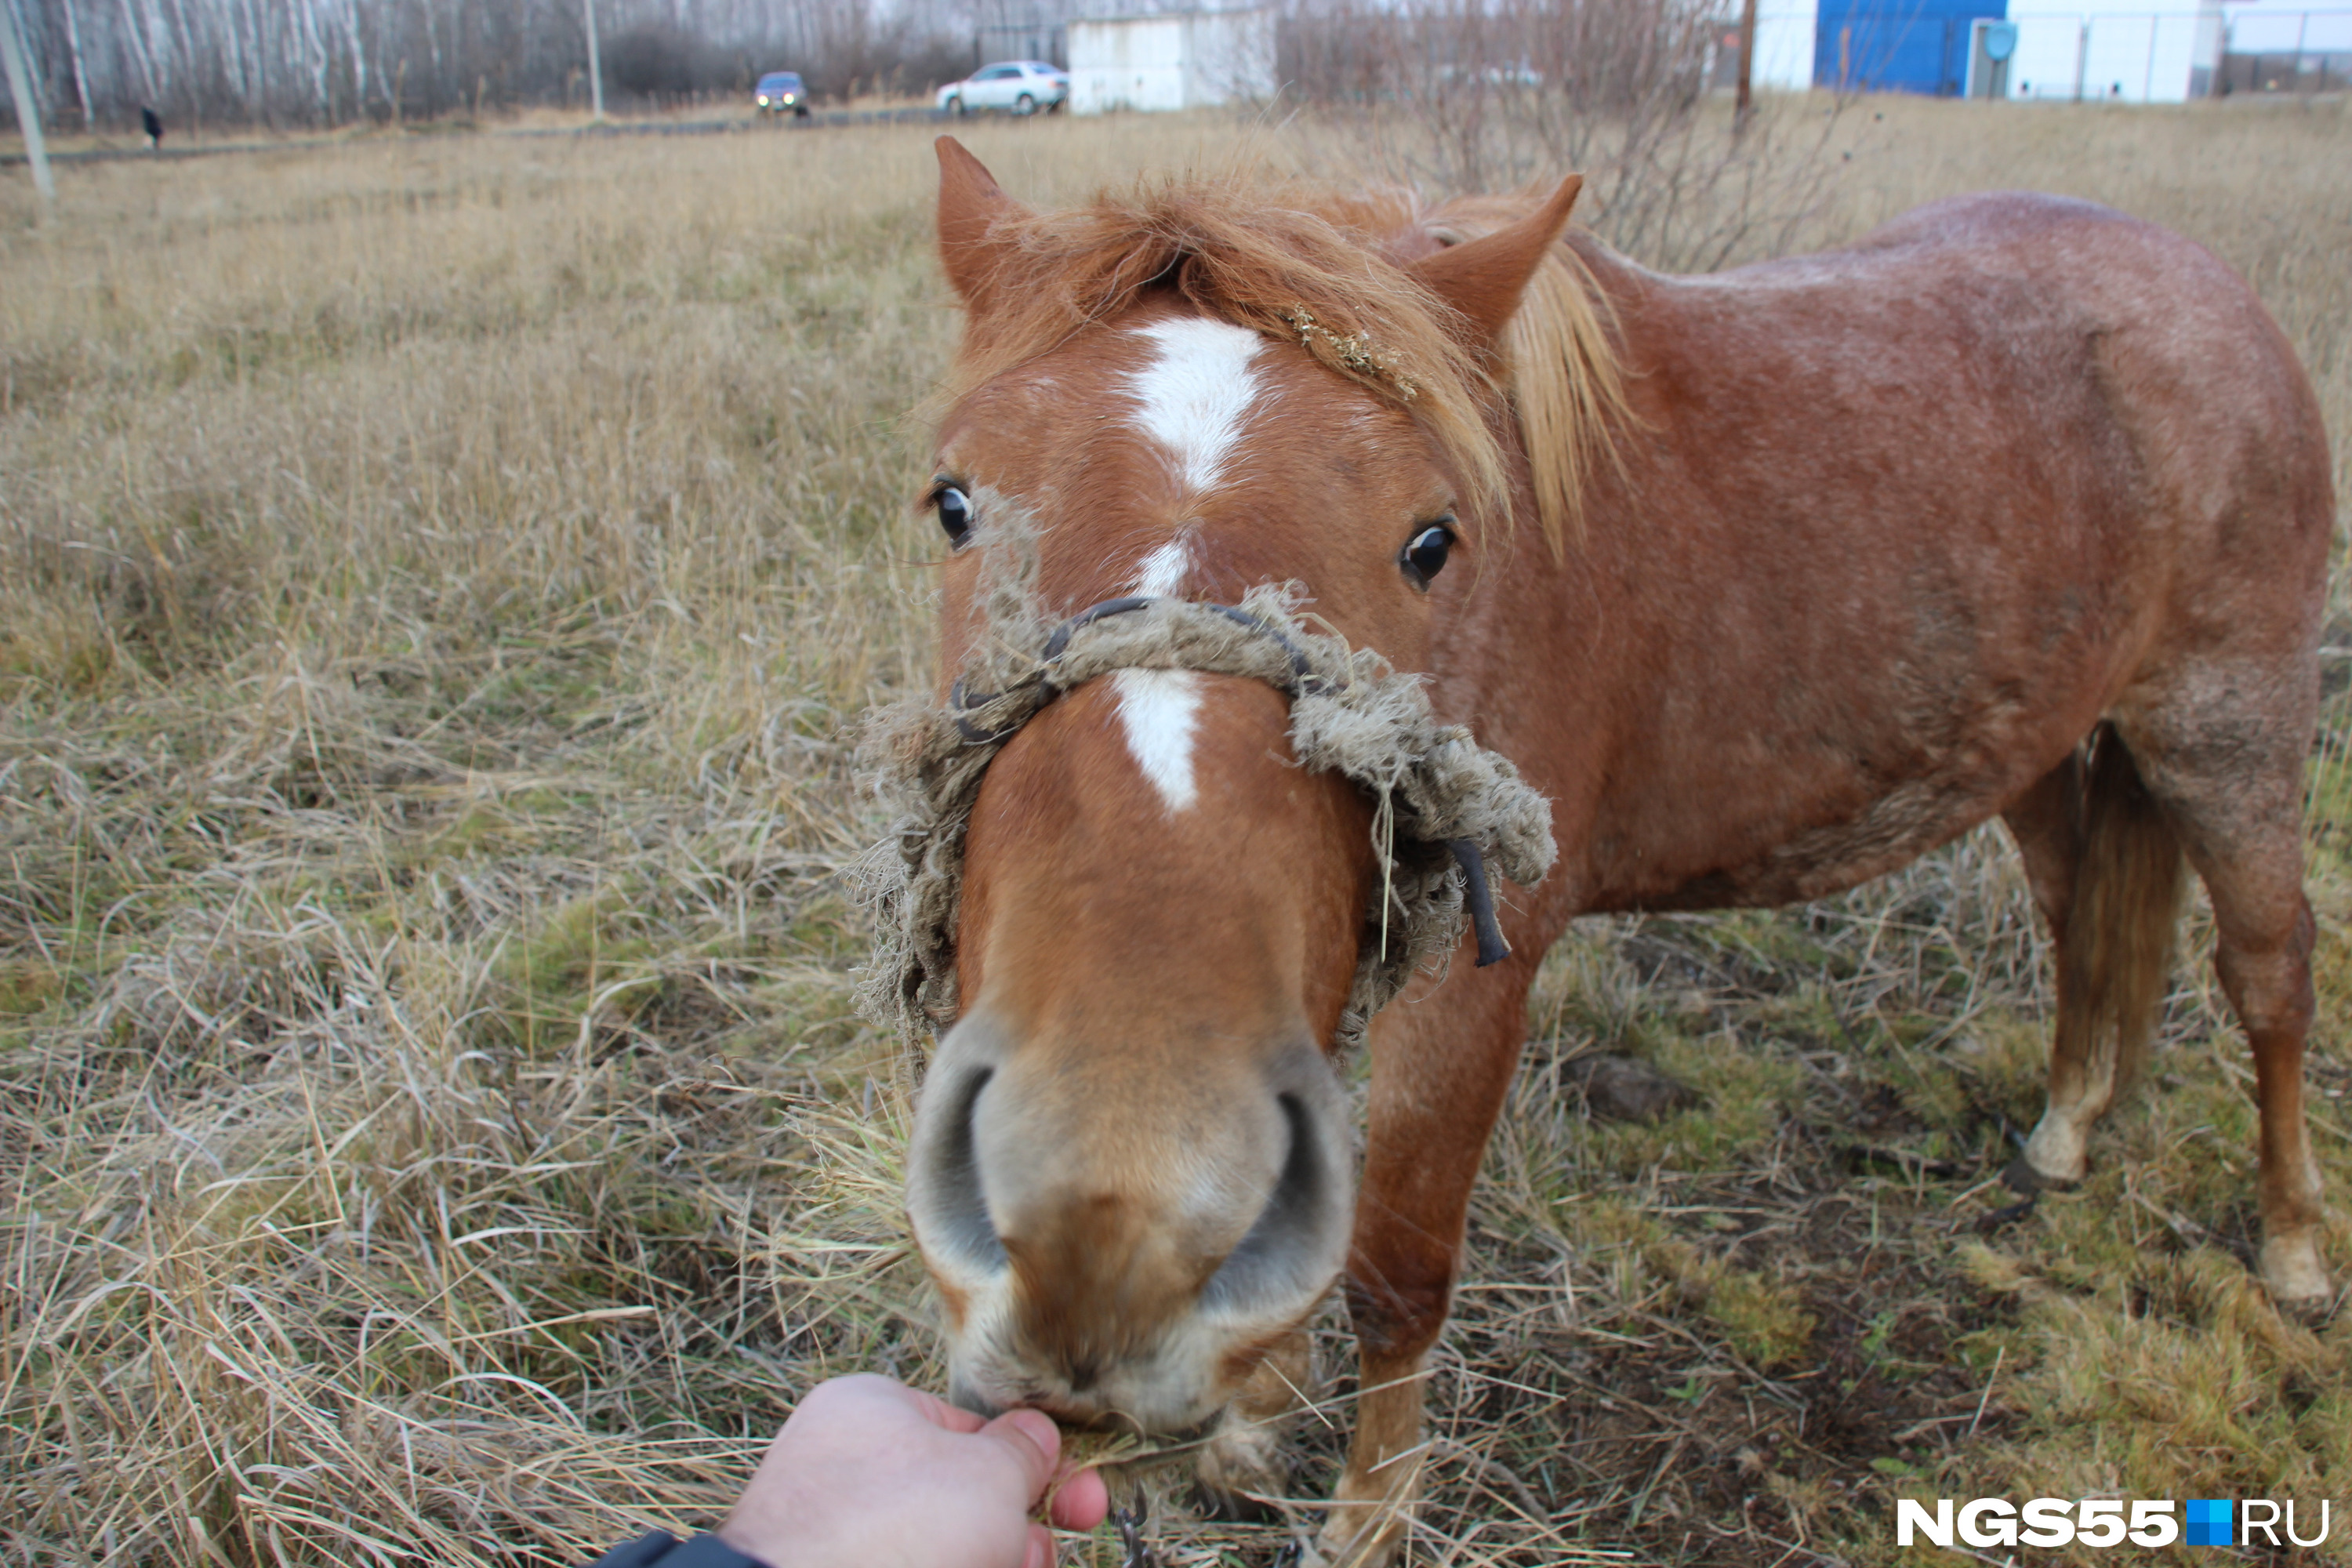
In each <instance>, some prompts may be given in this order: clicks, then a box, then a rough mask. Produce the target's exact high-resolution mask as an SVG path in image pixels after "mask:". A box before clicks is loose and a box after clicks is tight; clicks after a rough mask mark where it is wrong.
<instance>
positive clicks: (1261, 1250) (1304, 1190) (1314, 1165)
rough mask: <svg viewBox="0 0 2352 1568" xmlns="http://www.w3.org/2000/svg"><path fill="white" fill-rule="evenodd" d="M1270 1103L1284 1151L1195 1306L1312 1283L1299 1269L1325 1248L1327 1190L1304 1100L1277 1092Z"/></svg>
mask: <svg viewBox="0 0 2352 1568" xmlns="http://www.w3.org/2000/svg"><path fill="white" fill-rule="evenodd" d="M1276 1104H1278V1105H1279V1106H1280V1107H1281V1108H1282V1117H1283V1121H1284V1123H1285V1125H1286V1127H1287V1128H1288V1129H1289V1132H1290V1149H1289V1152H1288V1153H1287V1154H1286V1156H1285V1157H1284V1159H1283V1163H1282V1175H1281V1176H1280V1178H1279V1179H1277V1180H1276V1183H1275V1184H1274V1192H1273V1193H1272V1194H1271V1195H1269V1196H1268V1197H1267V1199H1266V1202H1265V1208H1264V1209H1263V1210H1261V1211H1260V1212H1259V1214H1258V1216H1257V1221H1256V1223H1255V1224H1254V1225H1252V1226H1250V1228H1249V1234H1248V1235H1246V1236H1244V1237H1242V1239H1241V1244H1240V1245H1239V1246H1237V1247H1234V1249H1233V1251H1232V1252H1231V1253H1230V1254H1229V1255H1227V1257H1226V1258H1225V1260H1224V1262H1223V1263H1222V1264H1221V1265H1219V1266H1218V1268H1217V1271H1216V1273H1215V1274H1213V1275H1212V1276H1211V1277H1210V1279H1209V1283H1208V1284H1207V1285H1206V1286H1204V1287H1203V1288H1202V1291H1201V1304H1202V1306H1203V1307H1205V1308H1208V1309H1210V1310H1236V1309H1246V1308H1247V1307H1249V1306H1250V1305H1251V1304H1252V1303H1253V1302H1254V1301H1255V1300H1257V1299H1258V1298H1260V1297H1263V1296H1268V1295H1273V1294H1276V1293H1283V1294H1287V1293H1290V1292H1293V1291H1295V1290H1297V1289H1299V1288H1301V1287H1302V1286H1307V1285H1309V1284H1311V1283H1315V1282H1312V1281H1308V1280H1307V1279H1304V1278H1303V1277H1302V1271H1303V1269H1305V1268H1311V1267H1312V1265H1311V1264H1310V1263H1309V1260H1310V1259H1312V1258H1318V1257H1319V1256H1320V1255H1321V1254H1322V1253H1323V1252H1324V1251H1325V1248H1324V1247H1322V1246H1321V1245H1320V1237H1319V1235H1318V1233H1319V1232H1320V1231H1322V1230H1323V1229H1324V1227H1325V1226H1326V1224H1327V1222H1328V1219H1329V1217H1330V1216H1329V1215H1327V1214H1326V1213H1325V1210H1326V1209H1327V1208H1328V1206H1329V1198H1330V1195H1331V1194H1330V1190H1329V1188H1330V1181H1329V1177H1328V1173H1327V1171H1326V1169H1325V1163H1326V1162H1325V1151H1324V1147H1323V1141H1322V1138H1321V1135H1320V1134H1319V1133H1318V1131H1317V1129H1316V1126H1315V1119H1314V1116H1313V1114H1312V1113H1311V1112H1309V1111H1308V1110H1307V1103H1306V1101H1305V1100H1301V1099H1300V1098H1299V1097H1298V1096H1297V1095H1295V1094H1283V1095H1278V1096H1276Z"/></svg>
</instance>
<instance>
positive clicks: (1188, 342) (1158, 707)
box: [1111, 317, 1265, 813]
mask: <svg viewBox="0 0 2352 1568" xmlns="http://www.w3.org/2000/svg"><path fill="white" fill-rule="evenodd" d="M1135 335H1136V336H1137V337H1139V338H1142V339H1145V340H1146V341H1148V342H1150V344H1151V346H1152V350H1153V353H1152V357H1151V360H1150V363H1147V364H1146V365H1145V366H1144V367H1143V368H1142V369H1141V370H1139V371H1137V372H1136V373H1135V374H1134V375H1133V376H1132V377H1131V378H1130V379H1129V382H1128V384H1127V390H1128V392H1129V394H1130V395H1133V397H1134V398H1135V404H1136V407H1135V423H1136V426H1137V427H1138V428H1139V429H1140V430H1142V432H1143V433H1144V434H1145V435H1146V436H1149V437H1150V438H1151V440H1152V442H1153V444H1154V445H1156V446H1157V447H1159V448H1160V450H1161V451H1162V452H1163V453H1165V454H1166V455H1167V458H1168V461H1169V465H1170V467H1171V468H1172V469H1173V470H1174V472H1175V474H1176V477H1177V479H1179V480H1180V481H1181V483H1182V485H1183V487H1184V489H1185V491H1186V492H1187V494H1188V495H1192V496H1198V495H1202V494H1204V493H1205V492H1207V491H1209V490H1213V489H1215V488H1216V487H1217V483H1218V481H1219V480H1220V479H1223V477H1224V471H1225V462H1226V459H1227V458H1230V457H1231V456H1232V455H1233V450H1234V447H1235V446H1236V445H1237V444H1239V442H1240V440H1241V437H1242V429H1243V427H1244V425H1246V424H1247V423H1248V420H1249V413H1250V409H1251V408H1252V407H1253V406H1255V404H1256V403H1257V400H1258V395H1259V394H1260V393H1261V392H1262V391H1263V390H1264V387H1263V385H1262V384H1260V382H1259V380H1258V377H1257V373H1256V372H1255V371H1254V370H1252V369H1251V368H1250V362H1251V361H1252V360H1254V359H1255V358H1256V357H1257V353H1258V350H1259V349H1261V348H1263V347H1264V346H1265V340H1264V339H1262V338H1260V337H1259V336H1258V335H1257V333H1255V332H1254V331H1250V330H1249V329H1248V328H1247V327H1237V326H1235V325H1234V324H1233V323H1232V322H1231V321H1203V320H1202V319H1201V318H1199V317H1182V318H1179V319H1176V320H1172V321H1155V322H1153V323H1152V324H1151V325H1150V326H1148V327H1143V328H1139V329H1138V330H1137V331H1136V334H1135ZM1191 573H1192V548H1191V538H1190V533H1189V531H1180V532H1178V533H1177V534H1176V535H1175V536H1174V537H1173V538H1171V539H1170V540H1168V541H1167V542H1165V543H1163V544H1160V546H1158V547H1157V548H1155V549H1154V550H1153V551H1152V552H1150V554H1148V555H1146V556H1145V557H1144V558H1143V562H1142V564H1141V566H1140V567H1139V569H1138V574H1137V576H1136V580H1135V589H1134V591H1135V592H1136V593H1138V594H1139V595H1146V596H1148V597H1151V598H1171V597H1174V596H1176V595H1179V594H1181V592H1182V590H1183V586H1184V579H1185V578H1186V577H1187V576H1188V575H1189V574H1191ZM1111 685H1112V686H1113V688H1114V689H1117V691H1118V717H1119V722H1120V723H1121V724H1122V725H1123V726H1125V728H1126V730H1127V749H1128V750H1129V752H1132V753H1133V754H1134V756H1135V761H1136V765H1137V766H1139V767H1140V768H1141V769H1142V770H1143V776H1144V777H1145V778H1147V779H1150V781H1151V784H1152V787H1153V788H1154V789H1157V790H1158V791H1159V792H1160V800H1161V801H1163V802H1165V803H1166V805H1167V807H1168V809H1169V811H1170V812H1171V813H1173V812H1179V811H1186V810H1190V809H1191V808H1192V803H1193V801H1194V800H1195V799H1196V798H1197V797H1198V795H1199V791H1198V790H1197V788H1196V787H1195V786H1194V784H1193V782H1192V729H1193V724H1194V721H1195V720H1196V719H1197V718H1198V717H1199V714H1200V710H1201V682H1200V678H1199V677H1197V676H1195V675H1192V674H1190V673H1189V672H1187V671H1184V670H1171V669H1122V670H1120V671H1119V672H1118V673H1117V674H1116V675H1114V676H1112V677H1111Z"/></svg>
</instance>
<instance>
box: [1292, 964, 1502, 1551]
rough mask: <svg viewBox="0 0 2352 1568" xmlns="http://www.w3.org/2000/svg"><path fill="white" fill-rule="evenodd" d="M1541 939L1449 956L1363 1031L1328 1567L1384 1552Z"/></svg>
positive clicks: (1402, 1501) (1417, 1480)
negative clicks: (1338, 1463)
mask: <svg viewBox="0 0 2352 1568" xmlns="http://www.w3.org/2000/svg"><path fill="white" fill-rule="evenodd" d="M1542 957H1543V950H1542V948H1541V947H1540V946H1539V945H1538V944H1536V943H1534V942H1526V943H1523V944H1522V945H1521V946H1520V948H1519V949H1518V951H1517V952H1515V953H1514V954H1513V955H1512V956H1511V957H1510V958H1508V959H1507V960H1505V961H1504V962H1503V963H1497V964H1496V965H1494V966H1492V967H1491V968H1487V969H1474V968H1473V967H1472V966H1471V963H1470V956H1469V954H1468V953H1467V952H1464V953H1462V954H1460V955H1459V956H1457V957H1456V959H1455V961H1454V969H1453V973H1451V975H1450V976H1449V977H1448V978H1447V979H1446V981H1445V982H1444V984H1442V985H1440V986H1438V987H1437V988H1435V989H1434V990H1433V991H1428V992H1426V993H1423V991H1422V990H1421V989H1420V988H1416V989H1415V990H1414V991H1412V992H1408V993H1407V994H1406V995H1405V996H1404V997H1402V998H1400V999H1399V1001H1398V1002H1397V1003H1396V1004H1395V1005H1392V1006H1391V1008H1390V1009H1389V1012H1388V1013H1387V1014H1385V1015H1383V1016H1382V1017H1381V1020H1380V1021H1379V1023H1378V1024H1376V1025H1375V1026H1374V1028H1373V1030H1372V1036H1371V1052H1372V1083H1371V1106H1370V1128H1369V1131H1368V1135H1367V1138H1366V1142H1365V1147H1364V1177H1363V1186H1362V1189H1361V1191H1360V1193H1359V1194H1358V1196H1357V1199H1356V1226H1355V1236H1354V1240H1353V1243H1352V1247H1351V1250H1350V1254H1349V1262H1348V1282H1347V1288H1348V1310H1349V1316H1350V1317H1351V1318H1352V1319H1353V1321H1354V1324H1355V1330H1356V1337H1357V1340H1358V1342H1359V1343H1360V1348H1361V1352H1362V1357H1363V1361H1362V1380H1361V1382H1360V1384H1359V1385H1358V1398H1357V1402H1356V1433H1355V1439H1354V1441H1353V1443H1352V1444H1350V1446H1349V1450H1348V1464H1347V1468H1346V1469H1345V1470H1343V1471H1342V1472H1341V1474H1340V1477H1339V1486H1338V1487H1337V1489H1335V1490H1334V1492H1333V1494H1332V1501H1331V1512H1330V1515H1329V1517H1328V1519H1327V1520H1326V1521H1325V1522H1324V1526H1323V1530H1322V1533H1321V1535H1320V1537H1319V1539H1318V1542H1317V1543H1316V1545H1317V1550H1318V1552H1320V1553H1321V1555H1322V1557H1323V1559H1324V1560H1325V1562H1327V1563H1330V1564H1332V1565H1333V1568H1340V1565H1345V1568H1375V1565H1378V1564H1383V1563H1389V1562H1391V1561H1393V1559H1394V1558H1395V1556H1396V1554H1397V1552H1398V1550H1399V1549H1400V1548H1401V1547H1402V1545H1403V1543H1404V1538H1405V1535H1406V1533H1407V1531H1409V1530H1410V1528H1411V1526H1412V1504H1413V1502H1414V1500H1416V1499H1417V1498H1418V1497H1419V1496H1420V1493H1421V1474H1422V1468H1423V1458H1424V1452H1423V1450H1424V1444H1423V1435H1422V1404H1423V1401H1422V1378H1423V1363H1424V1361H1425V1359H1426V1357H1427V1355H1428V1353H1429V1350H1430V1347H1431V1346H1432V1345H1433V1344H1434V1343H1436V1342H1437V1335H1438V1331H1440V1330H1441V1329H1443V1328H1444V1326H1445V1314H1446V1308H1447V1305H1448V1303H1449V1302H1450V1300H1452V1296H1453V1290H1454V1271H1455V1266H1456V1262H1457V1260H1458V1258H1459V1255H1460V1252H1461V1248H1462V1233H1463V1227H1464V1225H1465V1221H1466V1219H1467V1217H1468V1214H1469V1207H1470V1187H1471V1184H1472V1183H1473V1182H1475V1180H1476V1179H1477V1175H1478V1166H1479V1162H1480V1158H1481V1156H1482V1155H1484V1153H1485V1152H1486V1135H1487V1133H1488V1132H1489V1131H1491V1130H1492V1129H1493V1127H1494V1125H1495V1118H1496V1114H1497V1113H1499V1112H1500V1111H1501V1110H1502V1106H1503V1097H1504V1096H1505V1094H1506V1093H1507V1092H1508V1090H1509V1089H1510V1084H1511V1072H1512V1069H1513V1068H1515V1067H1516V1066H1517V1062H1518V1057H1519V1045H1520V1042H1521V1040H1522V1038H1523V1037H1525V1035H1526V1032H1527V1027H1526V1026H1527V992H1528V984H1529V982H1530V981H1532V980H1533V979H1534V977H1535V971H1536V966H1537V964H1538V963H1540V962H1541V960H1542Z"/></svg>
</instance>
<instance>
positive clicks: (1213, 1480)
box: [1193, 1420, 1286, 1523]
mask: <svg viewBox="0 0 2352 1568" xmlns="http://www.w3.org/2000/svg"><path fill="white" fill-rule="evenodd" d="M1285 1468H1286V1467H1285V1466H1284V1464H1283V1455H1282V1444H1281V1441H1280V1439H1279V1436H1278V1435H1277V1433H1276V1429H1275V1425H1274V1424H1273V1423H1271V1422H1265V1423H1261V1422H1250V1421H1234V1420H1229V1421H1228V1422H1227V1424H1226V1425H1224V1426H1220V1427H1219V1428H1218V1429H1217V1431H1216V1433H1215V1435H1214V1436H1212V1437H1210V1439H1209V1441H1208V1443H1207V1445H1206V1446H1205V1447H1202V1450H1201V1458H1200V1460H1199V1462H1198V1464H1197V1465H1196V1466H1195V1468H1194V1471H1193V1479H1194V1481H1195V1483H1196V1484H1197V1488H1198V1490H1199V1492H1200V1497H1201V1503H1202V1508H1203V1509H1204V1510H1206V1511H1208V1512H1210V1513H1212V1514H1213V1515H1214V1516H1215V1517H1217V1518H1219V1519H1224V1520H1234V1521H1242V1522H1245V1523H1264V1522H1265V1521H1268V1520H1271V1519H1274V1518H1276V1517H1277V1512H1276V1510H1275V1509H1273V1508H1270V1507H1269V1506H1267V1505H1266V1504H1265V1503H1263V1502H1260V1501H1259V1500H1257V1498H1256V1497H1254V1496H1252V1495H1251V1494H1252V1493H1259V1494H1264V1495H1266V1496H1272V1497H1280V1496H1281V1495H1282V1490H1283V1487H1284V1485H1285V1476H1284V1471H1285Z"/></svg>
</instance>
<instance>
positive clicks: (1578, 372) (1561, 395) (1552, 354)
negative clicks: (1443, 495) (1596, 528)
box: [1428, 191, 1632, 555]
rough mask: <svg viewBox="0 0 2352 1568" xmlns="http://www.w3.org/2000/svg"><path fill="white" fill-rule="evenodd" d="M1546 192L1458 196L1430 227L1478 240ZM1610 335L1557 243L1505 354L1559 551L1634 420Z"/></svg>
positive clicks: (1540, 514)
mask: <svg viewBox="0 0 2352 1568" xmlns="http://www.w3.org/2000/svg"><path fill="white" fill-rule="evenodd" d="M1549 194H1550V193H1549V191H1544V192H1539V193H1536V194H1533V195H1520V196H1460V197H1456V198H1455V199H1454V200H1453V201H1450V202H1447V203H1446V204H1445V205H1443V206H1441V207H1439V208H1438V209H1437V210H1436V211H1435V212H1433V213H1432V214H1431V215H1430V216H1429V219H1428V227H1429V230H1430V232H1431V233H1432V234H1433V235H1435V236H1436V237H1438V238H1440V239H1442V240H1444V241H1446V242H1448V243H1458V242H1460V241H1462V240H1465V239H1476V238H1479V237H1481V236H1484V235H1488V234H1492V233H1494V232H1495V231H1496V229H1498V228H1503V227H1507V226H1509V225H1511V224H1513V223H1516V222H1517V221H1518V220H1519V219H1521V218H1523V217H1525V216H1528V214H1529V213H1531V212H1533V211H1535V210H1536V208H1537V207H1538V205H1541V203H1542V201H1543V199H1544V197H1545V196H1547V195H1549ZM1616 340H1617V313H1616V311H1615V310H1612V308H1611V307H1610V302H1609V297H1608V296H1607V295H1605V294H1603V293H1602V292H1601V286H1600V284H1599V282H1598V281H1596V280H1595V279H1594V278H1593V276H1592V273H1591V269H1590V268H1587V267H1586V266H1585V265H1584V258H1582V257H1580V256H1579V255H1577V253H1576V252H1575V251H1573V250H1571V249H1570V248H1569V247H1568V246H1567V245H1566V244H1564V243H1563V244H1559V245H1555V246H1553V247H1551V249H1550V251H1549V253H1547V254H1546V256H1545V257H1544V259H1543V264H1542V265H1541V266H1539V267H1538V268H1536V272H1535V276H1534V277H1533V278H1531V279H1528V287H1527V290H1526V292H1525V293H1523V294H1521V295H1520V296H1519V309H1518V313H1517V315H1514V316H1513V317H1512V318H1511V324H1510V327H1509V329H1508V330H1507V331H1506V332H1505V333H1504V337H1503V353H1504V357H1505V359H1506V360H1507V362H1508V364H1509V367H1510V370H1509V375H1510V393H1511V410H1512V413H1513V415H1514V416H1515V417H1516V418H1517V420H1518V425H1519V441H1520V444H1521V445H1522V446H1523V447H1526V448H1527V454H1528V476H1529V479H1530V480H1531V481H1532V483H1533V484H1534V487H1535V492H1536V517H1537V520H1538V521H1539V522H1540V523H1541V524H1542V527H1543V533H1544V538H1545V539H1546V540H1547V541H1549V542H1550V544H1551V547H1552V552H1553V554H1555V555H1558V554H1559V553H1560V552H1562V551H1563V550H1565V549H1566V548H1567V544H1568V542H1569V541H1570V540H1574V541H1576V542H1579V543H1581V542H1583V539H1584V490H1585V486H1586V485H1587V484H1588V483H1589V482H1591V478H1592V473H1593V470H1594V469H1595V468H1598V467H1599V466H1600V465H1601V464H1602V463H1604V462H1606V463H1610V464H1612V465H1613V464H1615V463H1617V462H1618V461H1619V458H1618V452H1617V447H1616V443H1615V440H1614V436H1615V432H1616V430H1617V427H1618V426H1619V425H1620V424H1621V423H1622V422H1623V421H1625V420H1627V419H1629V418H1631V417H1632V411H1631V409H1630V408H1629V407H1628V405H1627V404H1626V402H1625V376H1624V367H1623V363H1622V361H1621V360H1620V359H1619V357H1618V354H1617V342H1616Z"/></svg>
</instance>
